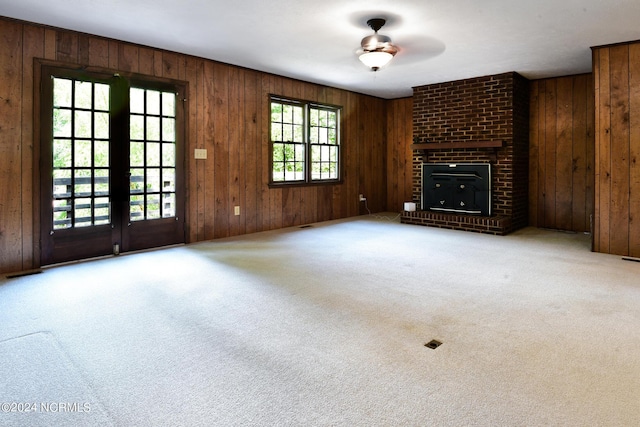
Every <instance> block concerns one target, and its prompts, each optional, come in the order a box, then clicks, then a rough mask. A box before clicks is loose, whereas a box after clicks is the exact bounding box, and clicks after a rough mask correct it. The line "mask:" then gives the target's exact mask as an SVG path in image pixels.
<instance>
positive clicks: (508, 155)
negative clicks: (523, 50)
mask: <svg viewBox="0 0 640 427" xmlns="http://www.w3.org/2000/svg"><path fill="white" fill-rule="evenodd" d="M413 136H414V143H427V142H429V143H448V142H462V141H487V140H502V141H504V145H503V147H502V148H498V149H493V148H464V149H444V150H429V151H422V150H415V151H414V153H413V200H414V201H415V202H416V203H417V205H418V206H420V198H421V185H422V182H421V177H420V167H421V164H422V163H423V162H432V163H472V162H474V163H475V162H489V163H491V164H492V175H493V183H492V193H493V202H492V217H494V218H493V220H494V221H497V222H499V223H500V224H503V225H502V226H501V227H502V228H501V229H500V231H496V230H497V229H495V228H492V229H491V231H488V232H491V233H493V234H507V233H509V232H511V231H513V230H516V229H518V228H522V227H524V226H526V225H527V224H528V207H527V205H528V167H529V166H528V165H529V161H528V152H529V150H528V146H529V144H528V138H529V89H528V81H527V80H526V79H525V78H523V77H522V76H520V75H519V74H517V73H514V72H510V73H504V74H498V75H493V76H485V77H478V78H473V79H465V80H458V81H453V82H446V83H439V84H432V85H427V86H420V87H415V88H414V90H413ZM406 216H407V219H408V218H409V217H411V218H413V219H412V220H407V222H413V220H415V219H416V217H421V218H422V219H421V223H423V224H424V221H425V218H427V222H429V221H431V220H430V219H429V218H432V219H433V223H432V224H429V223H427V224H425V225H435V226H442V218H441V217H442V214H439V216H438V218H439V219H438V220H436V218H435V217H434V216H433V215H432V214H431V213H424V214H420V213H417V214H412V215H410V216H409V215H406ZM475 222H478V223H479V224H480V226H479V227H478V229H477V230H473V231H482V232H487V231H486V226H485V225H486V221H469V218H466V216H461V215H454V214H452V215H449V216H448V217H447V219H446V221H445V223H446V226H447V228H459V229H465V230H468V229H469V227H470V226H469V223H475ZM471 228H473V227H471Z"/></svg>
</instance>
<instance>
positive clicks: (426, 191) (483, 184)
mask: <svg viewBox="0 0 640 427" xmlns="http://www.w3.org/2000/svg"><path fill="white" fill-rule="evenodd" d="M422 210H423V211H427V210H431V211H441V212H454V213H455V212H457V213H462V214H469V215H480V216H491V164H489V163H464V164H460V163H458V164H450V163H423V164H422Z"/></svg>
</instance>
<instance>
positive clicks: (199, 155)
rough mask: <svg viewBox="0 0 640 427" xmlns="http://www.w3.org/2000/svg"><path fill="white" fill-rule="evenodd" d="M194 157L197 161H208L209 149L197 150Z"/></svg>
mask: <svg viewBox="0 0 640 427" xmlns="http://www.w3.org/2000/svg"><path fill="white" fill-rule="evenodd" d="M193 157H194V158H195V159H206V158H207V149H206V148H196V149H195V150H194V151H193Z"/></svg>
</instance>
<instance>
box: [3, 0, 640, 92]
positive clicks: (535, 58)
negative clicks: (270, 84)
mask: <svg viewBox="0 0 640 427" xmlns="http://www.w3.org/2000/svg"><path fill="white" fill-rule="evenodd" d="M0 15H2V16H6V17H11V18H17V19H22V20H26V21H31V22H36V23H41V24H47V25H52V26H56V27H61V28H66V29H71V30H77V31H81V32H85V33H90V34H95V35H100V36H105V37H110V38H114V39H119V40H124V41H129V42H133V43H139V44H143V45H147V46H151V47H155V48H161V49H167V50H172V51H177V52H182V53H187V54H191V55H196V56H200V57H203V58H209V59H213V60H217V61H221V62H225V63H229V64H235V65H239V66H243V67H247V68H251V69H255V70H260V71H265V72H270V73H274V74H279V75H282V76H288V77H293V78H297V79H300V80H305V81H309V82H315V83H321V84H326V85H329V86H334V87H339V88H344V89H349V90H353V91H356V92H360V93H366V94H370V95H375V96H379V97H382V98H399V97H404V96H410V95H411V94H412V89H411V88H412V87H414V86H421V85H425V84H430V83H439V82H444V81H450V80H457V79H462V78H468V77H478V76H484V75H488V74H497V73H502V72H507V71H517V72H519V73H521V74H522V75H524V76H525V77H527V78H531V79H536V78H543V77H556V76H562V75H569V74H577V73H584V72H589V71H590V70H591V50H590V47H592V46H598V45H604V44H611V43H618V42H626V41H633V40H638V39H640V0H608V1H604V0H602V1H601V0H528V1H525V0H366V1H364V0H349V1H345V0H322V1H320V0H314V1H310V0H281V1H278V2H274V1H266V0H235V1H228V0H225V1H221V0H177V1H176V0H48V1H42V0H0ZM373 17H383V18H386V19H387V25H385V26H384V27H383V28H382V30H380V33H381V34H385V35H387V36H389V37H391V39H392V41H393V42H394V44H396V45H397V46H399V48H400V52H399V53H398V54H397V55H396V57H395V58H394V60H393V61H392V62H391V63H390V64H389V65H388V66H387V67H385V68H383V69H381V70H380V71H378V72H375V73H374V72H371V71H369V70H368V69H367V68H366V67H365V66H364V65H362V64H361V63H360V62H359V61H358V59H357V56H356V54H355V51H356V50H357V48H358V47H359V44H360V39H362V38H363V37H364V36H367V35H369V34H371V33H372V31H371V29H370V28H369V27H367V25H366V21H367V20H368V19H369V18H373Z"/></svg>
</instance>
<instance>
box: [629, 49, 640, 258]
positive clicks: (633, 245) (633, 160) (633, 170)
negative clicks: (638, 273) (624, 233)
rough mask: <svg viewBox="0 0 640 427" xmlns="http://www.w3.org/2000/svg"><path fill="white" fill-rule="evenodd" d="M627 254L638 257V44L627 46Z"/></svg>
mask: <svg viewBox="0 0 640 427" xmlns="http://www.w3.org/2000/svg"><path fill="white" fill-rule="evenodd" d="M629 256H632V257H636V258H640V44H632V45H630V46H629Z"/></svg>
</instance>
